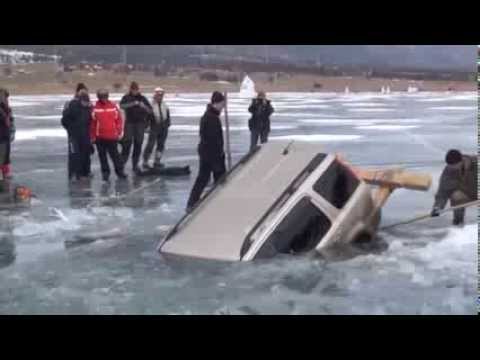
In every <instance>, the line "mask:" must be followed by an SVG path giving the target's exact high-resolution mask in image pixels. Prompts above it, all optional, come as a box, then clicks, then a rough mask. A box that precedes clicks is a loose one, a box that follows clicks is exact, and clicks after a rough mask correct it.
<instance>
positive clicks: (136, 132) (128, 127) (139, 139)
mask: <svg viewBox="0 0 480 360" xmlns="http://www.w3.org/2000/svg"><path fill="white" fill-rule="evenodd" d="M144 136H145V123H144V122H138V123H132V122H127V123H125V134H124V137H123V140H122V154H121V159H122V162H123V165H124V166H125V165H126V164H127V161H128V157H129V156H130V149H131V148H132V144H133V154H132V167H133V169H136V168H137V167H138V161H139V160H140V155H141V154H142V145H143V138H144Z"/></svg>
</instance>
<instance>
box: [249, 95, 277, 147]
mask: <svg viewBox="0 0 480 360" xmlns="http://www.w3.org/2000/svg"><path fill="white" fill-rule="evenodd" d="M248 111H249V112H250V113H251V114H252V117H251V118H250V119H249V120H248V128H249V129H250V150H253V149H254V148H255V146H257V143H258V138H260V142H261V143H262V144H265V143H266V142H267V141H268V134H269V133H270V116H271V115H272V114H273V111H274V110H273V107H272V104H271V103H270V100H267V95H266V94H265V92H263V91H259V92H258V95H257V98H256V99H253V100H252V103H251V104H250V107H249V108H248Z"/></svg>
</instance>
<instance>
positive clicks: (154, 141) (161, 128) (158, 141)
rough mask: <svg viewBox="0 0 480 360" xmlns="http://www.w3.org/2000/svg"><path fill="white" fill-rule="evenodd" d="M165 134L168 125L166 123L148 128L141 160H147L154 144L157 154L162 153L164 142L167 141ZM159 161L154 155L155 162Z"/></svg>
mask: <svg viewBox="0 0 480 360" xmlns="http://www.w3.org/2000/svg"><path fill="white" fill-rule="evenodd" d="M167 136H168V127H167V126H166V125H155V126H153V127H152V128H151V129H150V134H148V141H147V146H145V149H144V150H143V162H145V163H147V162H148V160H149V159H150V156H151V155H152V152H153V148H154V147H155V145H156V146H157V151H156V152H157V154H158V153H162V152H163V151H164V150H165V142H166V141H167ZM157 160H158V161H157ZM159 161H160V159H159V157H157V156H155V163H156V164H157V163H158V162H159Z"/></svg>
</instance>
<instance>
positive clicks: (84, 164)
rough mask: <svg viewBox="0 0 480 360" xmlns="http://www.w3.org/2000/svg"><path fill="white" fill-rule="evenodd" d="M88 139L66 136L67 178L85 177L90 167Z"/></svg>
mask: <svg viewBox="0 0 480 360" xmlns="http://www.w3.org/2000/svg"><path fill="white" fill-rule="evenodd" d="M90 150H91V143H90V139H87V138H82V137H75V136H70V137H69V138H68V178H69V179H71V178H73V177H75V178H76V179H79V178H80V177H87V176H89V175H90V167H91V159H90V156H91V153H90Z"/></svg>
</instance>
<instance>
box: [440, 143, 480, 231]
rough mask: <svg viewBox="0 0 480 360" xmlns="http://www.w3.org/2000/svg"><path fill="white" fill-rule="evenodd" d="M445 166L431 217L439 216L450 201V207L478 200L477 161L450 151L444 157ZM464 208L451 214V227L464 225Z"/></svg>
mask: <svg viewBox="0 0 480 360" xmlns="http://www.w3.org/2000/svg"><path fill="white" fill-rule="evenodd" d="M445 162H446V163H447V165H446V166H445V168H444V169H443V172H442V175H441V177H440V183H439V186H438V191H437V193H436V195H435V203H434V205H433V209H432V212H431V216H432V217H434V216H439V215H440V211H441V210H442V209H443V208H445V205H446V204H447V202H448V201H449V200H450V204H451V205H452V206H458V205H462V204H466V203H468V202H470V201H474V200H477V199H478V193H477V191H478V189H477V173H478V165H477V164H478V160H477V157H476V156H473V155H463V154H462V153H461V152H460V151H458V150H455V149H452V150H449V151H448V152H447V155H446V157H445ZM464 218H465V208H458V209H456V210H454V212H453V225H455V226H462V225H463V224H464Z"/></svg>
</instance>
